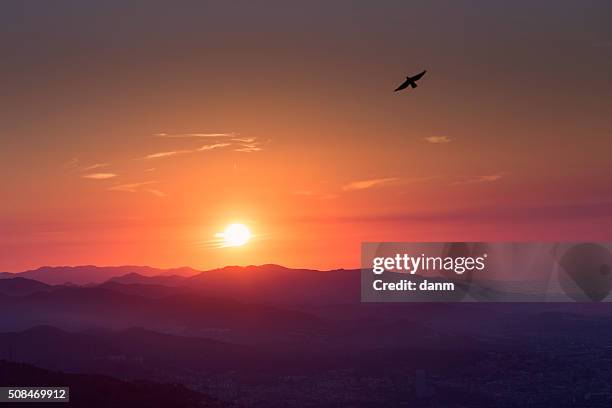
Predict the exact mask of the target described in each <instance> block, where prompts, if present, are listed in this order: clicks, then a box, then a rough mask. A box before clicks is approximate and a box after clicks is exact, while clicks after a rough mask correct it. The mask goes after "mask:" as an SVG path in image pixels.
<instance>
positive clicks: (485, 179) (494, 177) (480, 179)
mask: <svg viewBox="0 0 612 408" xmlns="http://www.w3.org/2000/svg"><path fill="white" fill-rule="evenodd" d="M507 174H508V173H496V174H489V175H483V176H476V177H472V178H469V179H467V180H460V181H455V182H454V183H451V184H452V185H457V184H474V183H493V182H495V181H499V180H501V179H502V178H503V177H505V176H506V175H507Z"/></svg>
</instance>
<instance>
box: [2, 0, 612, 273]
mask: <svg viewBox="0 0 612 408" xmlns="http://www.w3.org/2000/svg"><path fill="white" fill-rule="evenodd" d="M326 3H327V2H309V3H308V4H301V5H299V6H296V5H287V4H285V3H281V2H271V3H270V4H269V6H268V7H266V8H262V7H261V5H260V6H254V5H252V4H251V3H248V2H244V3H241V2H235V3H234V2H233V3H232V5H227V4H224V3H222V2H220V3H214V2H212V3H197V4H195V3H194V4H192V5H182V6H181V7H173V6H171V5H168V3H166V5H165V6H163V5H157V3H150V4H149V5H148V6H147V7H144V6H143V7H137V6H134V5H132V6H129V7H127V6H125V5H123V2H117V3H115V2H108V3H107V4H105V5H96V6H93V5H92V4H89V5H88V6H87V7H85V5H79V4H74V3H70V4H69V3H68V2H66V3H61V2H60V3H58V4H54V5H53V7H51V5H44V4H31V5H24V4H22V2H15V3H6V4H4V5H3V6H2V8H3V10H2V13H0V15H1V16H2V17H0V18H1V19H2V27H4V28H3V35H2V40H0V48H1V50H2V51H3V53H2V54H3V55H4V56H5V58H3V62H2V65H0V72H1V73H2V78H3V80H4V82H5V85H4V86H3V98H2V99H1V100H0V104H1V109H0V112H1V113H0V115H1V116H2V120H1V121H0V170H2V174H3V175H4V177H3V179H4V180H3V183H2V187H1V188H0V192H1V198H2V200H1V202H0V270H5V271H18V270H23V269H28V268H35V267H38V266H41V265H78V264H97V265H120V264H140V265H145V264H146V265H151V266H158V267H173V266H180V265H189V266H192V267H195V268H212V267H217V266H222V265H226V264H261V263H279V264H283V265H286V266H301V267H313V268H335V267H355V266H357V265H358V262H359V245H360V243H361V242H362V241H412V240H416V241H429V240H435V241H439V240H444V241H446V240H542V239H550V240H584V239H588V240H591V239H593V240H610V238H611V234H610V231H612V229H611V227H612V221H611V220H612V192H611V191H610V189H609V180H608V179H609V176H610V174H612V171H611V170H612V164H611V163H612V161H611V160H610V159H609V157H610V151H611V148H612V142H611V141H610V140H611V139H610V137H611V131H612V119H611V116H610V111H611V110H612V109H611V108H612V104H611V99H610V94H611V91H612V82H610V80H609V73H610V72H612V30H611V29H610V26H609V24H608V23H609V21H610V18H609V17H611V15H612V13H611V10H612V7H611V6H610V4H609V3H607V2H593V4H591V7H589V8H588V9H587V8H586V7H584V6H583V5H582V4H581V3H579V2H538V4H537V5H533V4H530V3H527V2H526V3H524V4H518V3H517V4H513V5H510V4H507V3H501V2H500V3H496V2H486V3H485V2H483V3H473V2H441V3H435V4H429V3H425V4H423V3H418V4H417V3H415V4H408V3H406V2H401V3H396V2H387V3H384V2H383V3H382V4H378V3H377V4H376V5H374V4H373V3H369V2H363V3H362V2H351V3H342V2H338V3H334V5H333V6H330V5H329V4H326ZM423 69H427V70H428V73H427V74H426V75H425V77H424V78H423V79H422V80H421V81H420V82H419V87H418V88H417V89H415V90H409V91H406V92H404V93H393V92H392V90H393V89H394V88H395V87H396V86H397V85H398V84H399V83H401V82H402V81H403V79H404V77H405V76H406V75H409V74H414V73H417V72H420V71H421V70H423ZM231 222H243V223H245V224H247V225H248V226H249V227H250V228H251V230H252V232H253V234H254V235H255V237H254V239H253V241H252V242H251V243H249V244H248V245H246V246H244V247H241V248H215V247H213V246H211V245H210V243H209V242H210V240H211V239H212V238H213V237H214V234H215V233H217V232H219V231H221V230H223V228H225V226H226V225H228V224H229V223H231Z"/></svg>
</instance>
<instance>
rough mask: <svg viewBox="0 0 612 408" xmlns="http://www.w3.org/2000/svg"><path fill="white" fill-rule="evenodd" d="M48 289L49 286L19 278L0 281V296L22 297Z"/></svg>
mask: <svg viewBox="0 0 612 408" xmlns="http://www.w3.org/2000/svg"><path fill="white" fill-rule="evenodd" d="M50 289H51V286H50V285H46V284H44V283H42V282H38V281H35V280H33V279H26V278H20V277H17V278H8V279H0V294H3V295H9V296H23V295H29V294H31V293H35V292H40V291H44V290H50Z"/></svg>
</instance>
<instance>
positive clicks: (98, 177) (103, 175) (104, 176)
mask: <svg viewBox="0 0 612 408" xmlns="http://www.w3.org/2000/svg"><path fill="white" fill-rule="evenodd" d="M81 177H83V178H86V179H91V180H106V179H110V178H113V177H117V174H115V173H90V174H83V175H82V176H81Z"/></svg>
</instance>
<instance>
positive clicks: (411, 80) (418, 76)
mask: <svg viewBox="0 0 612 408" xmlns="http://www.w3.org/2000/svg"><path fill="white" fill-rule="evenodd" d="M426 72H427V71H423V72H421V73H420V74H416V75H415V76H413V77H409V76H408V77H406V80H405V81H404V83H403V84H401V85H400V86H398V87H397V89H396V90H395V91H393V92H397V91H401V90H402V89H406V88H408V85H410V86H411V87H412V88H416V87H417V84H416V81H418V80H419V79H421V78H423V75H425V73H426Z"/></svg>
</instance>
